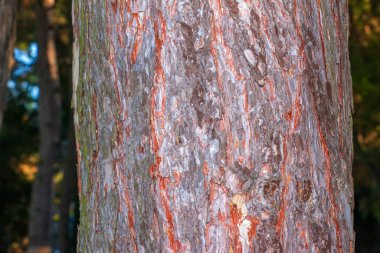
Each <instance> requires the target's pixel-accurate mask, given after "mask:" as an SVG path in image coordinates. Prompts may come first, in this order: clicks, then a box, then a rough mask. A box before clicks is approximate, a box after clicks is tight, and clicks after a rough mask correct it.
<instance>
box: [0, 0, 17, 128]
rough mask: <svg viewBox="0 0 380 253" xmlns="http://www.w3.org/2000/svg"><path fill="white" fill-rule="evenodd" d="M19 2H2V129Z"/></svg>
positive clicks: (0, 90) (0, 122) (0, 66)
mask: <svg viewBox="0 0 380 253" xmlns="http://www.w3.org/2000/svg"><path fill="white" fill-rule="evenodd" d="M16 9H17V1H15V0H11V1H10V0H0V129H1V126H2V123H3V118H4V111H5V106H6V101H7V91H8V88H7V83H8V80H9V74H10V70H11V59H12V58H11V56H12V52H13V47H14V43H15V41H16V40H15V38H16V36H15V35H16V33H15V32H16Z"/></svg>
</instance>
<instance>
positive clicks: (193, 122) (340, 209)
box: [73, 0, 354, 253]
mask: <svg viewBox="0 0 380 253" xmlns="http://www.w3.org/2000/svg"><path fill="white" fill-rule="evenodd" d="M73 8H74V9H73V15H74V37H75V41H74V63H73V64H74V70H73V71H74V97H73V102H74V107H75V111H76V114H75V125H76V136H77V149H78V166H79V175H78V176H79V195H80V203H81V205H80V212H81V217H80V226H79V237H78V240H79V244H78V251H79V252H339V253H340V252H353V251H354V232H353V216H352V205H353V184H352V177H351V169H352V165H351V163H352V154H353V153H352V152H353V151H352V117H351V114H352V110H353V109H352V87H351V86H352V85H351V76H350V65H349V59H348V45H347V43H348V9H347V0H331V1H330V0H317V1H303V0H293V1H290V0H283V1H280V0H275V1H267V0H256V1H248V0H247V1H243V0H241V1H240V0H238V1H236V0H209V1H201V0H193V1H187V0H174V1H152V0H137V1H111V0H106V1H88V0H87V1H79V0H74V4H73Z"/></svg>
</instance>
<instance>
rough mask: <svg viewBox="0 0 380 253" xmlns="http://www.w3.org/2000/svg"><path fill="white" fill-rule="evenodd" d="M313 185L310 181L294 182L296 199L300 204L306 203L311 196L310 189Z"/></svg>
mask: <svg viewBox="0 0 380 253" xmlns="http://www.w3.org/2000/svg"><path fill="white" fill-rule="evenodd" d="M312 187H313V185H312V182H311V180H309V179H308V180H305V181H300V180H299V181H297V182H296V189H297V199H298V200H299V201H302V202H307V201H308V200H309V199H310V197H311V194H312V192H313V189H312Z"/></svg>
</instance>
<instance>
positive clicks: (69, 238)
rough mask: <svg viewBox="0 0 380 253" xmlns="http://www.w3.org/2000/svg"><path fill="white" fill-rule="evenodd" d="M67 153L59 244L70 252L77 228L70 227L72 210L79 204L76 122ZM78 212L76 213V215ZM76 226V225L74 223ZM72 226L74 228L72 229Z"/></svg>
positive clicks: (72, 129) (69, 132) (73, 249)
mask: <svg viewBox="0 0 380 253" xmlns="http://www.w3.org/2000/svg"><path fill="white" fill-rule="evenodd" d="M69 128H70V129H69V131H68V145H67V148H66V150H67V154H66V159H65V163H64V165H63V166H64V169H63V182H62V186H63V187H62V195H61V204H60V223H59V229H60V231H59V246H60V250H61V251H60V252H62V253H69V252H76V251H75V245H76V243H75V241H76V240H75V235H76V233H75V231H72V230H76V229H75V228H71V227H70V222H74V221H72V220H70V215H72V213H70V211H73V205H77V204H78V203H77V202H78V201H77V196H78V188H77V175H76V152H75V136H74V123H73V122H71V123H70V124H69ZM76 215H77V214H75V216H76ZM74 227H75V225H74ZM70 228H71V229H72V230H70Z"/></svg>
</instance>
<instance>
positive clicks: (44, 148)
mask: <svg viewBox="0 0 380 253" xmlns="http://www.w3.org/2000/svg"><path fill="white" fill-rule="evenodd" d="M53 5H54V1H47V0H43V1H41V2H40V4H38V23H37V39H38V41H37V42H38V46H39V50H38V51H39V55H38V62H37V72H38V80H39V85H40V96H39V125H40V126H39V127H40V156H41V163H40V166H39V168H38V173H37V175H36V179H35V182H34V183H33V192H32V200H31V212H30V226H29V237H30V248H29V252H33V253H34V252H41V253H42V252H44V253H45V252H50V251H51V239H52V238H51V237H52V231H51V225H52V224H51V223H52V197H53V195H52V177H53V175H54V169H55V166H56V163H57V157H58V154H59V147H60V127H61V118H60V113H61V98H60V90H59V77H58V65H57V59H56V50H55V37H54V29H53V26H52V22H51V18H52V14H53V13H52V11H53ZM56 169H57V168H56Z"/></svg>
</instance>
